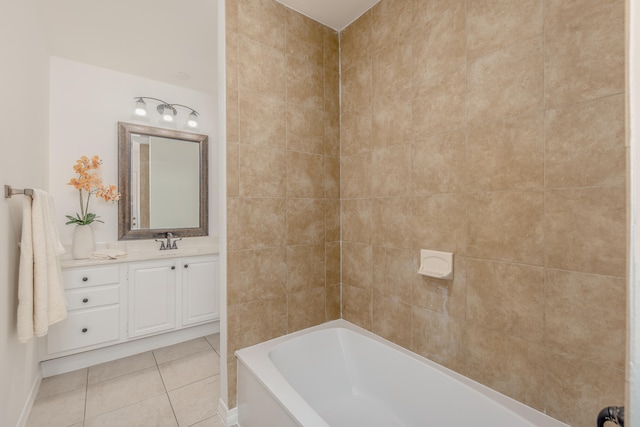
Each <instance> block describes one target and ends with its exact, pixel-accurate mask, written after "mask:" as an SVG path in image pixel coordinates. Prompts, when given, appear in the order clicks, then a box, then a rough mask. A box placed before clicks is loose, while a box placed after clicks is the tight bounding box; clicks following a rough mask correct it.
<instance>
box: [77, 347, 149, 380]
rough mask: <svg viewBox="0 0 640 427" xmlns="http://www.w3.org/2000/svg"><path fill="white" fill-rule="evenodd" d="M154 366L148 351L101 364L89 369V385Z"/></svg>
mask: <svg viewBox="0 0 640 427" xmlns="http://www.w3.org/2000/svg"><path fill="white" fill-rule="evenodd" d="M154 366H156V361H155V359H154V358H153V354H152V353H151V352H150V351H147V352H146V353H140V354H135V355H133V356H129V357H124V358H122V359H118V360H114V361H111V362H106V363H101V364H99V365H95V366H91V367H90V368H89V384H96V383H99V382H101V381H106V380H110V379H113V378H116V377H119V376H121V375H126V374H131V373H133V372H138V371H141V370H143V369H146V368H151V367H154Z"/></svg>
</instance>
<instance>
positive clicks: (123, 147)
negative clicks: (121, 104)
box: [118, 122, 209, 240]
mask: <svg viewBox="0 0 640 427" xmlns="http://www.w3.org/2000/svg"><path fill="white" fill-rule="evenodd" d="M131 134H141V135H149V136H157V137H161V138H170V139H178V140H182V141H190V142H195V143H198V145H199V147H200V150H199V154H200V198H199V200H200V206H199V210H200V212H199V218H200V221H199V225H200V226H199V227H196V228H147V229H139V230H132V229H131V183H130V178H131ZM208 145H209V137H208V136H207V135H202V134H197V133H190V132H182V131H178V130H171V129H162V128H157V127H153V126H144V125H137V124H132V123H123V122H118V188H119V190H120V194H121V196H120V200H119V202H118V240H140V239H154V238H159V237H165V236H166V234H167V233H173V234H174V235H175V236H176V237H195V236H207V235H209V147H208Z"/></svg>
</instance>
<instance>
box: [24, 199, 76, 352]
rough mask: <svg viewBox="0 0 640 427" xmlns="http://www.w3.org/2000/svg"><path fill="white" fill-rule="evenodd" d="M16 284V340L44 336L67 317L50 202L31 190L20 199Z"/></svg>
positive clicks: (62, 251) (56, 234)
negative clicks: (20, 223) (20, 234)
mask: <svg viewBox="0 0 640 427" xmlns="http://www.w3.org/2000/svg"><path fill="white" fill-rule="evenodd" d="M22 209H23V212H22V240H21V244H20V270H19V275H20V277H19V280H18V339H19V340H20V341H21V342H27V341H29V339H31V338H32V337H33V336H37V337H41V336H43V335H46V333H47V331H48V330H49V325H52V324H54V323H56V322H59V321H61V320H63V319H65V318H66V317H67V308H66V302H65V296H64V285H63V283H62V273H61V270H60V262H59V258H58V256H59V255H61V254H63V253H64V248H63V246H62V243H61V242H60V236H59V234H58V228H57V227H56V225H55V209H54V206H53V198H52V197H51V196H50V195H49V194H48V193H47V192H45V191H43V190H34V192H33V196H32V197H26V196H25V198H24V202H23V207H22Z"/></svg>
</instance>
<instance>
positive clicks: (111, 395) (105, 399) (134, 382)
mask: <svg viewBox="0 0 640 427" xmlns="http://www.w3.org/2000/svg"><path fill="white" fill-rule="evenodd" d="M164 392H165V389H164V386H163V385H162V379H161V378H160V374H159V372H158V369H157V368H149V369H145V370H144V371H140V372H135V373H133V374H128V375H124V376H120V377H117V378H114V379H111V380H108V381H103V382H100V383H97V384H92V385H89V387H87V408H86V414H85V415H86V418H93V417H96V416H98V415H102V414H106V413H107V412H111V411H113V410H116V409H119V408H123V407H125V406H127V405H131V404H133V403H136V402H140V401H143V400H146V399H148V398H150V397H153V396H157V395H159V394H162V393H164Z"/></svg>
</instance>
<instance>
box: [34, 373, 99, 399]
mask: <svg viewBox="0 0 640 427" xmlns="http://www.w3.org/2000/svg"><path fill="white" fill-rule="evenodd" d="M86 387H87V368H85V369H78V370H77V371H72V372H67V373H66V374H60V375H55V376H53V377H49V378H44V379H43V380H42V382H41V383H40V389H39V390H38V395H37V396H36V400H40V399H46V398H47V397H51V396H54V395H56V394H60V393H66V392H67V391H71V390H76V389H78V388H86Z"/></svg>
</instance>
